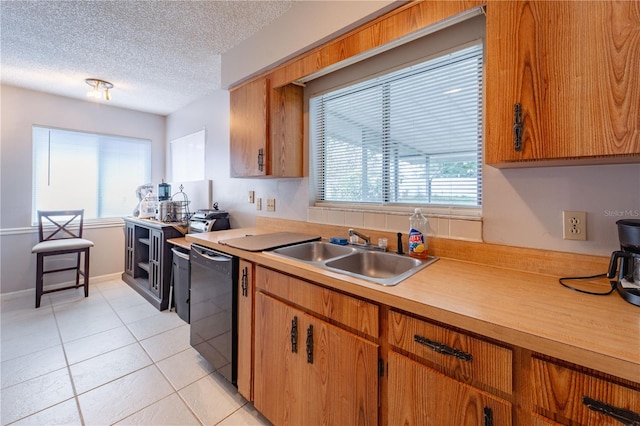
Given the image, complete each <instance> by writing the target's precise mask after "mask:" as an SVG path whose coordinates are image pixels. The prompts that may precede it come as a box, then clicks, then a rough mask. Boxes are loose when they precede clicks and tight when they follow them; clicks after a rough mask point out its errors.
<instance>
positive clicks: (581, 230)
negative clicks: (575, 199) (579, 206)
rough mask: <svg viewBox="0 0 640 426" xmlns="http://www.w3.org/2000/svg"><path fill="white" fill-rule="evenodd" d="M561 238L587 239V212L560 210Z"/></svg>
mask: <svg viewBox="0 0 640 426" xmlns="http://www.w3.org/2000/svg"><path fill="white" fill-rule="evenodd" d="M562 238H564V239H565V240H581V241H586V239H587V213H586V212H572V211H563V212H562Z"/></svg>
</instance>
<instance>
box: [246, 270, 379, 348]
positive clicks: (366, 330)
mask: <svg viewBox="0 0 640 426" xmlns="http://www.w3.org/2000/svg"><path fill="white" fill-rule="evenodd" d="M256 286H257V287H258V288H259V289H261V290H263V291H265V292H267V293H270V294H272V295H274V296H277V297H280V298H283V299H285V300H287V301H289V302H291V303H293V304H295V305H297V306H300V307H302V308H305V309H308V310H310V311H312V312H315V313H316V314H318V315H321V316H323V317H325V318H330V319H331V321H334V322H336V323H338V324H341V325H344V326H345V327H348V328H350V329H352V330H355V331H357V332H359V333H363V334H364V335H367V336H370V337H373V338H377V337H378V335H379V331H378V330H379V327H378V306H377V305H375V304H373V303H370V302H367V301H365V300H362V299H358V298H355V297H352V296H348V295H346V294H342V293H340V292H337V291H335V290H331V289H328V288H325V287H321V286H318V285H315V284H312V283H309V282H307V281H303V280H301V279H299V278H295V277H291V276H289V275H285V274H281V273H279V272H276V271H273V270H271V269H267V268H264V267H261V266H258V267H257V268H256Z"/></svg>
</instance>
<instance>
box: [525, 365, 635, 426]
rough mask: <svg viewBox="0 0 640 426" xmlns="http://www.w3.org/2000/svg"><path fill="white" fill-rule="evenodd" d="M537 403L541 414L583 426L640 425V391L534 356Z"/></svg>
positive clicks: (535, 401) (533, 377)
mask: <svg viewBox="0 0 640 426" xmlns="http://www.w3.org/2000/svg"><path fill="white" fill-rule="evenodd" d="M532 367H533V368H532V383H533V387H534V404H535V407H536V410H537V411H538V412H539V414H541V415H544V416H546V417H549V418H553V419H554V420H557V421H558V422H562V423H566V422H568V421H570V422H571V424H580V425H593V426H595V425H598V426H600V425H612V426H613V425H620V424H633V425H635V424H640V390H638V388H637V385H636V388H635V389H634V388H632V387H628V386H624V385H622V384H618V383H614V382H612V381H609V380H605V379H603V378H600V377H596V376H592V375H591V374H587V373H586V372H582V371H579V370H577V369H574V368H571V367H569V366H566V365H560V364H557V363H555V362H552V361H549V360H543V359H539V358H538V357H534V358H533V360H532Z"/></svg>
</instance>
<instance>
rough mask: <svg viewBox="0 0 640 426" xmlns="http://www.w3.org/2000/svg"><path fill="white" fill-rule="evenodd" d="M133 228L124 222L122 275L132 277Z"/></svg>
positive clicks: (130, 224)
mask: <svg viewBox="0 0 640 426" xmlns="http://www.w3.org/2000/svg"><path fill="white" fill-rule="evenodd" d="M135 239H136V237H135V226H134V225H133V224H132V223H129V222H125V225H124V273H125V274H127V275H130V276H133V269H134V265H135V263H134V247H135Z"/></svg>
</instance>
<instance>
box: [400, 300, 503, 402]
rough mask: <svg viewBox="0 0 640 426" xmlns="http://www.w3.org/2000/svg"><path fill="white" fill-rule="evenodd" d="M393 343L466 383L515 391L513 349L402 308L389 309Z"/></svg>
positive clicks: (490, 388) (492, 389)
mask: <svg viewBox="0 0 640 426" xmlns="http://www.w3.org/2000/svg"><path fill="white" fill-rule="evenodd" d="M389 343H390V344H391V345H392V346H394V347H396V348H399V349H402V350H405V351H407V352H409V353H411V354H414V355H416V356H418V357H420V358H421V359H424V360H426V361H428V362H429V363H431V364H432V365H433V366H434V368H437V369H438V370H440V371H442V372H443V373H445V374H447V375H449V376H451V377H453V378H455V379H457V380H459V381H461V382H464V383H468V384H472V385H474V386H484V387H486V388H487V389H488V390H490V391H492V392H496V391H497V392H502V393H504V394H505V395H510V394H511V393H512V392H513V380H512V377H513V370H512V369H513V360H512V358H513V354H512V351H511V349H507V348H504V347H502V346H498V345H496V344H493V343H490V342H487V341H485V340H482V339H479V338H476V337H472V336H470V335H467V334H465V333H461V332H458V331H455V330H451V329H449V328H446V327H443V326H440V325H438V324H435V323H431V322H428V321H425V320H422V319H418V318H415V317H412V316H409V315H406V314H403V313H401V312H396V311H390V312H389Z"/></svg>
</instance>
